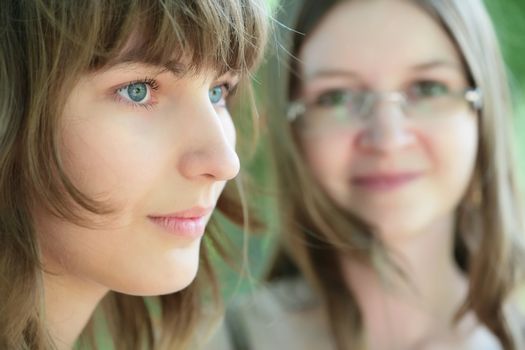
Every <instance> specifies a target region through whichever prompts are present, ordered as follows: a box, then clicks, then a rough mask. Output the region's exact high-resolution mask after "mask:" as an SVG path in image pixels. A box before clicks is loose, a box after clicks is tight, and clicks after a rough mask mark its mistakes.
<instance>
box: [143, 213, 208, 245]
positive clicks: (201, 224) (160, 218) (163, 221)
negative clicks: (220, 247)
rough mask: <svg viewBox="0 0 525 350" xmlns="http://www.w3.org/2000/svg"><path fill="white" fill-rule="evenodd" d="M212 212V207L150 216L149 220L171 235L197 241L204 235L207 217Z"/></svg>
mask: <svg viewBox="0 0 525 350" xmlns="http://www.w3.org/2000/svg"><path fill="white" fill-rule="evenodd" d="M212 210H213V208H212V207H209V208H202V207H194V208H191V209H189V210H185V211H181V212H177V213H171V214H161V215H149V216H148V219H149V220H151V221H152V222H153V223H154V224H156V225H157V226H159V227H161V228H162V229H163V230H164V231H166V232H168V233H169V234H173V235H175V236H179V237H184V238H189V239H196V238H200V237H202V235H203V234H204V231H205V229H206V223H207V217H208V216H209V214H210V213H211V212H212Z"/></svg>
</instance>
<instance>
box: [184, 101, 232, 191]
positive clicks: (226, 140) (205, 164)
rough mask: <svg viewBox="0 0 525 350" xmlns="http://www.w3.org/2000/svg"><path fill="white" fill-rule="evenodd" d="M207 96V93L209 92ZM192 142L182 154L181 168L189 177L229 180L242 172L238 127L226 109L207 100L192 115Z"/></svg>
mask: <svg viewBox="0 0 525 350" xmlns="http://www.w3.org/2000/svg"><path fill="white" fill-rule="evenodd" d="M206 97H207V96H206ZM188 117H189V119H190V120H191V125H189V126H188V129H187V130H186V132H187V134H186V136H187V137H186V138H185V139H186V140H187V142H188V146H187V147H186V151H185V152H184V154H183V155H182V157H181V158H180V162H179V171H180V172H181V174H182V175H183V176H184V177H186V178H188V179H198V178H202V179H211V180H215V181H226V180H230V179H232V178H234V177H235V176H237V174H238V173H239V168H240V164H239V157H238V156H237V153H236V151H235V128H234V126H233V122H232V120H231V118H230V116H229V114H228V112H227V111H226V109H224V110H223V111H221V112H218V111H216V110H215V108H214V107H213V105H211V103H210V102H209V100H207V101H206V102H205V103H200V104H199V106H198V107H197V108H194V109H193V111H191V115H190V116H188Z"/></svg>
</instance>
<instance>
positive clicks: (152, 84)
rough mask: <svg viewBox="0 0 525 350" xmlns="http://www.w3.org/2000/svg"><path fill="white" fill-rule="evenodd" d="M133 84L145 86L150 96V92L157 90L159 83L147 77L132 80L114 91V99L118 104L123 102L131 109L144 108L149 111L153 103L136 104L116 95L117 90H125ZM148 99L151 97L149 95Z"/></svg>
mask: <svg viewBox="0 0 525 350" xmlns="http://www.w3.org/2000/svg"><path fill="white" fill-rule="evenodd" d="M133 84H145V85H147V86H148V87H149V89H150V90H149V93H150V94H151V92H152V91H157V90H158V89H159V83H158V82H157V81H156V80H155V79H153V78H149V77H146V78H143V79H137V80H133V81H130V82H128V83H126V84H124V85H121V86H119V87H118V88H116V89H115V91H114V93H113V95H114V96H115V98H116V99H117V100H118V101H119V102H123V103H125V104H127V105H129V106H131V107H143V108H146V109H151V108H152V107H153V106H154V105H155V103H151V102H149V103H138V102H132V101H130V100H128V99H126V98H124V97H122V96H120V94H119V93H118V92H119V90H121V89H124V88H127V87H128V86H130V85H133ZM150 99H151V95H150Z"/></svg>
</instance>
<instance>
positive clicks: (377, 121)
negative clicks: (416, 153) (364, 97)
mask: <svg viewBox="0 0 525 350" xmlns="http://www.w3.org/2000/svg"><path fill="white" fill-rule="evenodd" d="M391 102H392V101H381V102H378V103H377V105H376V106H375V107H374V108H373V110H372V111H371V112H370V115H369V117H368V123H367V124H366V125H365V126H364V127H363V129H362V130H361V132H360V133H359V134H358V135H357V139H356V142H357V146H358V147H360V148H362V149H363V150H365V151H371V152H378V153H389V152H393V151H397V150H399V149H403V148H406V147H409V146H411V145H412V144H413V143H414V142H415V141H416V135H415V134H414V133H413V132H412V130H410V129H409V128H408V127H407V121H406V116H405V114H404V112H403V110H402V108H401V106H400V105H399V104H397V103H391Z"/></svg>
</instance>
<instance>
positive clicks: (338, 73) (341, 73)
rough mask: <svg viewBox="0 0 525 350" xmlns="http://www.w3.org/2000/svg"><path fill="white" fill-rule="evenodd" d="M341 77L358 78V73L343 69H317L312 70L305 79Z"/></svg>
mask: <svg viewBox="0 0 525 350" xmlns="http://www.w3.org/2000/svg"><path fill="white" fill-rule="evenodd" d="M341 77H347V78H352V79H355V78H358V77H359V75H358V74H357V73H354V72H352V71H349V70H344V69H319V70H316V71H314V72H313V73H312V74H309V75H308V76H306V79H305V80H307V81H311V80H315V79H319V78H341Z"/></svg>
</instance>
